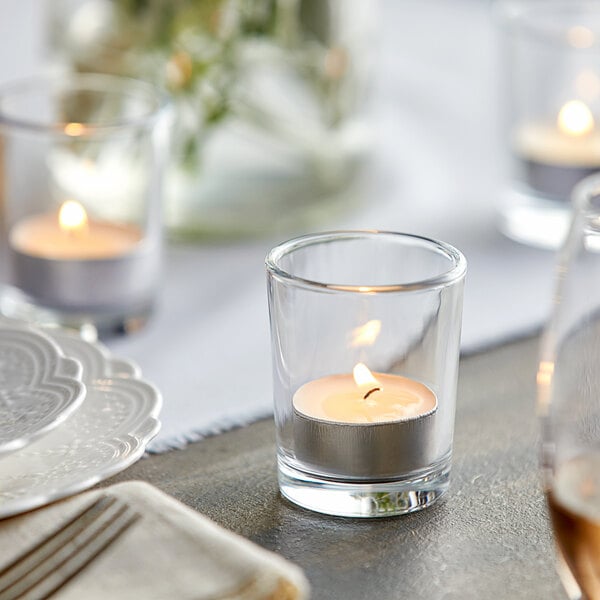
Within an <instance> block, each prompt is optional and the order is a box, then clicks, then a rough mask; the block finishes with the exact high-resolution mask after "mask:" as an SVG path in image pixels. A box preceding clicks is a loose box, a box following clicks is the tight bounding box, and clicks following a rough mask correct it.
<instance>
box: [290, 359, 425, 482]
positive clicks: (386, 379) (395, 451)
mask: <svg viewBox="0 0 600 600" xmlns="http://www.w3.org/2000/svg"><path fill="white" fill-rule="evenodd" d="M292 404H293V409H294V441H295V452H296V458H297V459H298V460H300V461H302V462H305V463H306V464H308V465H310V466H311V467H312V468H316V469H319V470H321V471H323V472H324V473H328V472H329V473H337V474H338V475H339V474H343V475H347V476H355V477H364V478H377V477H389V476H393V475H394V474H398V473H402V472H404V473H406V472H408V471H412V470H416V469H419V468H423V467H425V466H427V464H430V461H431V457H432V455H433V454H434V453H435V445H434V439H435V435H434V432H435V415H436V411H437V398H436V396H435V394H434V393H433V391H432V390H431V389H429V388H428V387H427V386H426V385H424V384H423V383H420V382H418V381H415V380H413V379H410V378H408V377H402V376H399V375H389V374H384V373H371V371H370V370H369V369H368V368H367V367H366V365H364V364H362V363H358V364H357V365H356V366H355V367H354V370H353V372H352V373H348V374H339V375H330V376H327V377H322V378H319V379H316V380H314V381H309V382H308V383H306V384H304V385H303V386H301V387H300V388H299V389H298V390H297V391H296V393H295V394H294V397H293V400H292Z"/></svg>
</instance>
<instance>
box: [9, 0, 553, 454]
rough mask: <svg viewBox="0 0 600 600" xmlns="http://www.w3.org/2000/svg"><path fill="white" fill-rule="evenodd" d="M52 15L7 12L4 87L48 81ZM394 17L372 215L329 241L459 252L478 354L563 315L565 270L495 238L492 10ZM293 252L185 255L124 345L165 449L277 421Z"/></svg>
mask: <svg viewBox="0 0 600 600" xmlns="http://www.w3.org/2000/svg"><path fill="white" fill-rule="evenodd" d="M365 1H368V0H365ZM44 4H45V3H43V1H42V0H22V1H21V2H18V3H16V2H15V3H11V5H10V9H7V8H6V7H5V10H4V12H3V18H2V20H1V21H0V82H4V81H7V80H9V79H12V78H14V77H18V76H22V75H25V74H29V73H33V72H35V71H36V70H37V69H38V67H39V65H40V63H41V61H42V51H41V49H42V48H43V44H42V27H41V18H40V12H39V11H40V10H41V7H42V6H43V5H44ZM381 13H382V15H381V19H380V23H381V47H380V48H379V50H378V61H377V65H376V78H375V84H374V90H373V101H372V107H371V113H372V115H373V118H374V123H375V131H376V149H375V156H374V160H373V165H372V167H371V169H370V171H369V175H368V180H367V182H366V184H365V194H364V202H363V204H362V206H361V207H359V208H357V209H355V210H353V212H352V213H349V214H346V215H344V216H343V217H342V218H338V219H337V220H335V221H330V222H328V223H324V224H323V227H322V228H323V229H336V228H351V227H352V228H353V227H357V228H381V229H388V230H398V231H407V232H411V233H417V234H421V235H426V236H432V237H436V238H439V239H443V240H445V241H447V242H449V243H451V244H453V245H455V246H457V247H458V248H460V249H461V250H462V251H463V252H464V254H465V255H466V256H467V259H468V263H469V267H468V275H467V287H466V295H465V305H464V326H463V342H462V344H463V350H467V351H468V350H473V349H476V348H480V347H484V346H486V345H489V344H492V343H495V342H498V341H500V340H503V339H507V338H510V337H513V336H516V335H519V334H522V333H525V332H527V331H530V330H533V329H534V328H536V327H539V326H540V324H541V323H542V322H543V320H544V319H545V317H546V315H547V312H548V308H549V306H550V300H551V294H552V279H553V264H554V256H553V254H552V253H550V252H547V251H542V250H536V249H533V248H528V247H526V246H522V245H518V244H516V243H514V242H511V241H509V240H507V239H505V238H503V237H502V236H501V235H500V234H499V233H498V232H497V231H496V229H495V206H496V204H497V202H498V198H499V196H500V193H501V190H502V185H503V179H502V176H503V174H502V168H501V163H502V159H503V157H502V152H501V147H500V138H501V136H500V131H499V126H498V122H499V117H498V113H499V105H500V102H501V100H502V98H501V97H500V98H499V97H498V95H499V92H500V85H499V82H498V81H497V73H496V71H497V70H496V68H495V66H496V47H495V40H494V32H493V23H492V17H491V6H490V3H489V2H484V1H476V0H454V1H453V2H448V1H447V0H427V1H426V2H424V1H423V0H402V1H398V0H387V1H384V2H382V5H381ZM278 241H281V239H275V238H272V239H268V240H261V241H252V242H241V243H237V244H233V245H225V244H223V245H204V246H196V247H182V246H176V247H172V248H170V249H169V251H168V257H167V258H168V268H167V270H166V272H165V278H164V285H163V289H162V295H161V299H160V305H159V310H158V311H157V313H156V316H155V318H154V319H153V320H152V322H151V323H150V324H149V326H148V327H147V328H146V329H145V330H144V331H142V332H140V333H138V334H135V335H132V336H130V337H128V338H123V339H118V340H113V341H111V342H110V343H109V345H110V347H111V348H112V349H113V351H114V352H115V353H118V354H119V355H122V356H125V357H129V358H132V359H134V360H136V361H137V362H138V363H139V364H140V365H141V366H142V368H143V371H144V374H145V376H146V377H147V378H148V379H149V380H151V381H153V382H154V383H155V384H156V385H157V386H158V387H159V388H160V390H161V391H162V393H163V395H164V401H165V402H164V409H163V413H162V421H163V429H162V431H161V433H160V435H159V436H158V438H157V439H156V440H155V441H154V443H153V445H152V448H153V449H155V450H161V449H165V448H167V447H170V446H175V445H180V444H182V443H184V442H185V441H186V440H191V439H197V438H199V437H201V436H203V435H207V434H210V433H213V432H217V431H220V430H223V429H226V428H229V427H231V426H234V425H239V424H242V423H246V422H249V421H252V420H255V419H257V418H258V417H260V416H263V415H268V414H270V413H271V404H272V399H271V372H270V368H271V362H270V346H269V332H268V320H267V306H266V293H265V276H264V267H263V260H264V256H265V254H266V253H267V251H268V249H269V248H270V247H271V246H272V245H274V244H275V243H276V242H278ZM532 376H533V374H532Z"/></svg>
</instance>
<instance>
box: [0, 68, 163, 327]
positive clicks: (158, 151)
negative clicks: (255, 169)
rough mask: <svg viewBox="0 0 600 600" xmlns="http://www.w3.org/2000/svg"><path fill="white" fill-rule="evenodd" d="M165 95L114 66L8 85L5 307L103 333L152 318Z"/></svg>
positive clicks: (2, 130) (2, 123) (3, 178)
mask: <svg viewBox="0 0 600 600" xmlns="http://www.w3.org/2000/svg"><path fill="white" fill-rule="evenodd" d="M166 106H167V103H166V100H165V97H164V96H163V95H162V93H160V92H159V91H158V90H157V89H155V88H154V87H153V86H151V85H149V84H147V83H144V82H141V81H136V80H132V79H127V78H120V77H114V76H107V75H77V74H68V75H67V74H62V75H58V76H40V77H37V78H33V79H29V80H23V81H20V82H15V83H12V84H7V85H5V86H4V87H2V88H0V149H1V150H2V151H1V152H0V183H1V184H2V185H0V195H1V200H2V208H3V215H2V216H3V219H2V225H3V230H4V235H3V240H2V242H3V244H2V246H3V248H2V250H3V253H4V256H5V261H3V262H4V263H5V264H4V272H3V283H4V284H5V285H4V286H3V289H2V293H1V295H0V310H1V311H2V312H3V313H4V314H5V315H8V316H12V317H18V318H22V319H27V320H31V321H37V322H43V323H53V324H61V325H66V326H71V327H77V328H84V327H86V328H89V327H93V328H94V331H100V332H106V331H111V332H118V331H129V330H131V329H132V328H136V327H138V326H140V325H141V324H142V323H144V322H145V320H146V319H147V317H148V315H149V314H150V312H151V310H152V307H153V304H154V301H155V297H156V292H157V287H158V284H159V278H160V266H161V218H160V208H161V207H160V203H161V174H162V171H163V163H164V156H165V153H166V146H167V137H168V118H167V110H166Z"/></svg>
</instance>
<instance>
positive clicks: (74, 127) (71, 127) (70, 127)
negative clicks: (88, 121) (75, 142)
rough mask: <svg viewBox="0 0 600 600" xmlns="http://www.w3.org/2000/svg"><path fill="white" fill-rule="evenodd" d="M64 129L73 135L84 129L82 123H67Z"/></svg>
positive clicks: (80, 132) (79, 133)
mask: <svg viewBox="0 0 600 600" xmlns="http://www.w3.org/2000/svg"><path fill="white" fill-rule="evenodd" d="M64 131H65V133H66V134H67V135H70V136H73V137H75V136H78V135H81V134H82V133H83V132H84V131H85V125H83V123H67V124H66V125H65V129H64Z"/></svg>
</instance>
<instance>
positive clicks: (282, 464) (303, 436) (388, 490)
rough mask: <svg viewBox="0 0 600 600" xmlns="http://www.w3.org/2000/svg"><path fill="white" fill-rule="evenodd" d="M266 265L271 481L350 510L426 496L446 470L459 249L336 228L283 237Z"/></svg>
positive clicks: (421, 503)
mask: <svg viewBox="0 0 600 600" xmlns="http://www.w3.org/2000/svg"><path fill="white" fill-rule="evenodd" d="M266 266H267V279H268V294H269V311H270V320H271V334H272V350H273V376H274V404H275V423H276V431H277V448H278V470H279V486H280V489H281V492H282V494H283V495H284V496H285V497H286V498H288V499H289V500H291V501H292V502H294V503H296V504H298V505H300V506H303V507H305V508H308V509H311V510H315V511H318V512H322V513H327V514H332V515H339V516H350V517H385V516H391V515H398V514H404V513H409V512H413V511H416V510H420V509H422V508H425V507H427V506H429V505H431V504H432V503H433V502H435V501H436V500H437V499H438V498H439V497H440V496H442V495H443V494H444V493H445V492H446V490H447V488H448V482H449V474H450V460H451V453H452V436H453V431H454V412H455V397H456V382H457V373H458V358H459V341H460V330H461V315H462V296H463V282H464V276H465V273H466V261H465V258H464V257H463V255H462V254H461V253H460V252H459V251H458V250H456V249H455V248H453V247H451V246H449V245H448V244H445V243H443V242H438V241H435V240H430V239H426V238H422V237H418V236H414V235H408V234H402V233H391V232H381V231H337V232H331V233H320V234H315V235H307V236H304V237H300V238H297V239H294V240H291V241H288V242H285V243H283V244H281V245H279V246H277V247H276V248H274V249H273V250H271V252H270V253H269V255H268V256H267V259H266Z"/></svg>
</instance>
